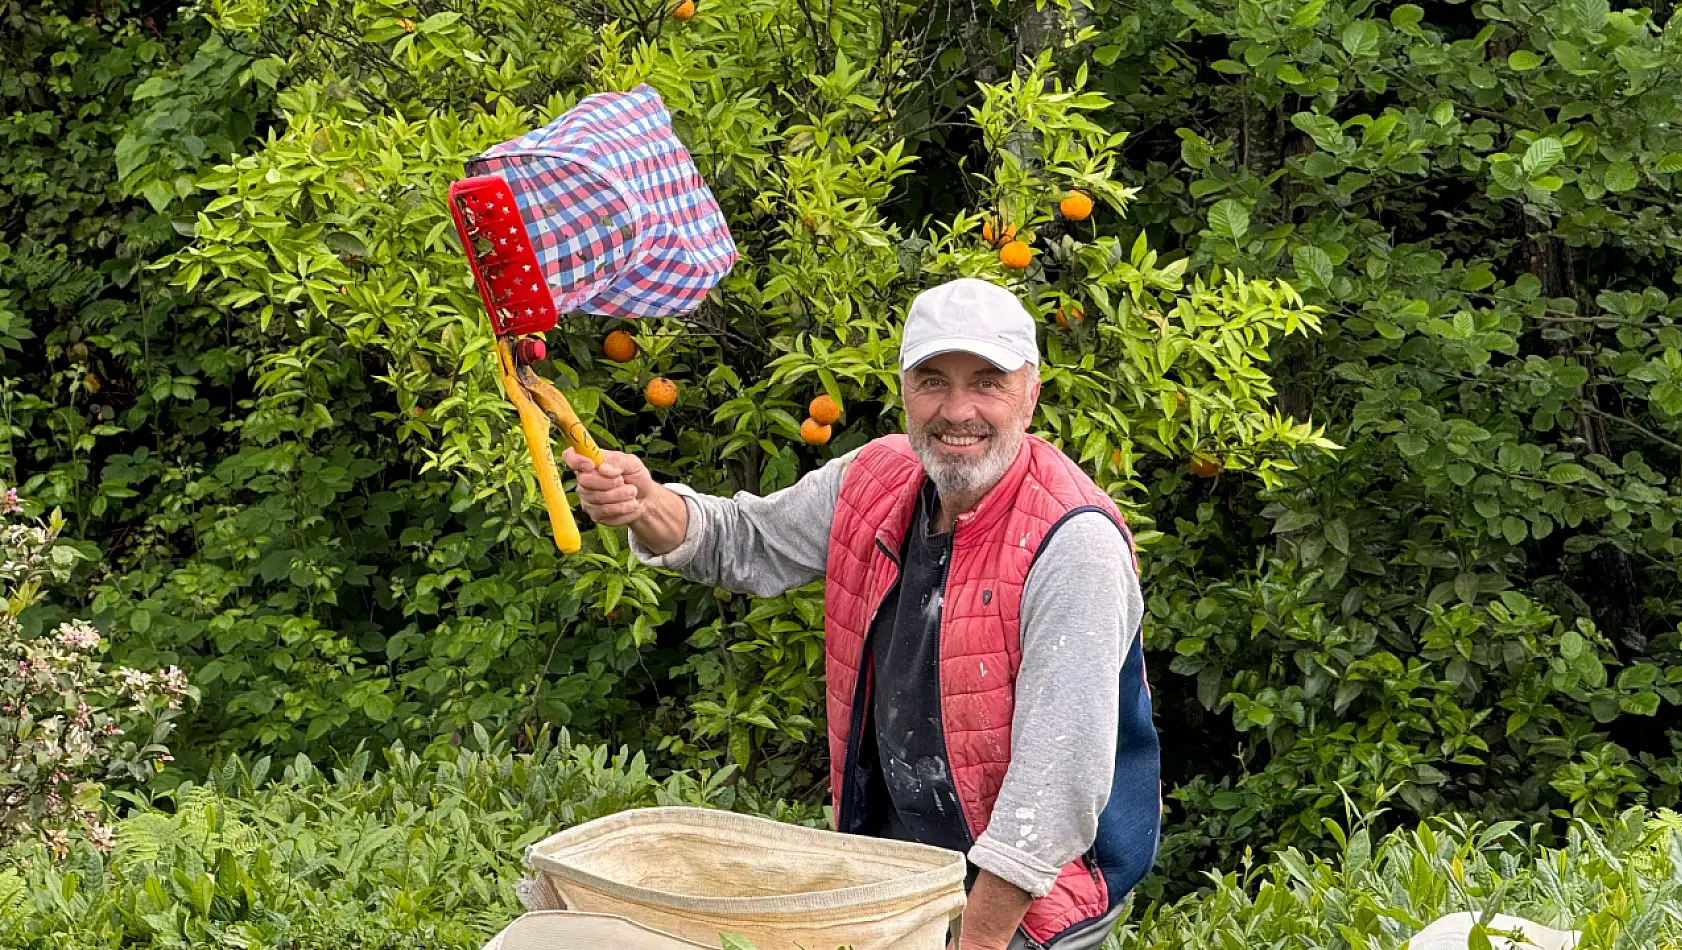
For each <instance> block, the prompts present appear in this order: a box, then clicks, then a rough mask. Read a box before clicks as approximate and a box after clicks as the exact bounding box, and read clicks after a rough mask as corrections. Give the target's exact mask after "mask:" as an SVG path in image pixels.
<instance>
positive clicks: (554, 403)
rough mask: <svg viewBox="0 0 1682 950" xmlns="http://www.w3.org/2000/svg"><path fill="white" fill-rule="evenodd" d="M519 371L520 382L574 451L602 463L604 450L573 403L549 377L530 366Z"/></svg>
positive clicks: (598, 463)
mask: <svg viewBox="0 0 1682 950" xmlns="http://www.w3.org/2000/svg"><path fill="white" fill-rule="evenodd" d="M519 373H520V384H521V385H522V386H524V387H525V389H526V392H527V393H528V394H530V395H531V397H532V398H533V399H535V400H537V404H538V405H539V406H541V407H542V408H543V411H544V412H547V413H548V414H549V417H550V418H551V419H554V420H555V424H556V425H558V426H560V427H561V432H562V434H564V435H565V436H566V437H567V441H568V442H570V443H572V448H573V451H575V452H577V453H578V454H579V455H582V456H584V457H585V458H587V459H589V460H590V461H592V462H594V463H596V464H597V465H600V464H602V450H601V449H599V448H597V447H596V440H595V439H592V438H590V430H589V429H586V428H584V423H582V422H580V421H579V419H578V413H576V412H573V411H572V404H571V403H569V402H567V400H566V397H565V396H563V395H561V391H560V390H558V389H556V388H555V386H554V384H553V383H551V382H549V381H548V380H547V379H544V378H543V377H541V376H539V375H537V374H536V373H534V372H532V371H531V367H529V366H522V367H520V369H519Z"/></svg>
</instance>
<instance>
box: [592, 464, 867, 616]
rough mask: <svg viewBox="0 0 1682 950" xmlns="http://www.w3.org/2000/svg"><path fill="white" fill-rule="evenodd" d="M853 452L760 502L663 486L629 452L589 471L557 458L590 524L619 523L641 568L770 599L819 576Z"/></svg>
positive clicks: (747, 497)
mask: <svg viewBox="0 0 1682 950" xmlns="http://www.w3.org/2000/svg"><path fill="white" fill-rule="evenodd" d="M854 454H856V453H855V452H849V453H848V454H846V455H843V456H841V457H840V458H836V459H832V460H831V461H830V462H829V463H828V464H826V465H824V466H823V467H821V468H818V469H816V470H814V471H811V472H808V473H807V474H806V475H805V476H804V477H802V478H801V479H800V481H798V482H796V483H795V484H793V485H791V486H789V487H788V488H785V489H782V490H781V491H776V492H772V493H771V494H769V495H766V496H764V497H760V496H758V495H752V494H749V493H747V492H738V493H736V495H735V496H733V497H731V498H720V497H717V496H713V495H703V494H700V493H699V492H696V491H694V490H692V489H690V488H689V487H688V486H685V485H662V484H660V483H659V482H656V481H655V480H654V476H653V475H652V474H651V473H650V472H649V471H648V467H647V466H646V465H644V464H643V463H642V460H641V459H639V458H637V457H636V456H634V455H629V454H626V453H624V452H603V453H602V464H601V466H600V467H599V468H598V467H597V466H595V465H593V464H591V462H590V460H589V459H586V458H584V457H583V456H581V455H579V454H578V453H576V452H574V451H573V450H572V449H570V448H569V449H567V450H566V451H565V452H564V453H562V456H561V458H562V460H563V461H564V462H565V463H566V465H567V467H568V468H570V469H572V471H573V472H574V473H575V474H576V476H577V478H578V504H579V507H580V508H582V509H584V513H585V514H587V515H589V516H590V520H591V521H594V522H596V523H597V524H607V525H628V526H629V527H630V530H631V550H632V551H633V552H634V553H635V554H636V556H637V557H638V558H639V559H641V560H642V561H643V562H644V563H646V564H649V565H650V566H653V567H664V568H667V569H669V570H672V571H676V572H677V573H678V574H680V575H681V576H683V577H684V578H685V579H687V580H691V581H694V582H696V583H700V584H708V585H711V586H714V587H723V588H726V589H729V590H734V591H740V592H743V593H749V594H755V595H757V596H760V597H774V596H776V595H777V594H780V593H782V592H783V591H785V590H789V589H791V588H794V587H800V586H802V585H804V584H809V583H811V582H812V581H814V580H817V579H818V578H820V577H822V576H823V575H824V564H825V560H826V558H827V555H828V549H829V526H830V522H831V521H832V520H833V519H834V517H835V500H836V498H838V497H839V496H840V494H841V480H842V478H843V477H844V475H845V474H846V468H847V463H848V462H850V461H851V460H852V457H853V455H854Z"/></svg>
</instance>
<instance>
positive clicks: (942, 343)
mask: <svg viewBox="0 0 1682 950" xmlns="http://www.w3.org/2000/svg"><path fill="white" fill-rule="evenodd" d="M953 352H962V353H974V354H975V355H976V356H979V357H981V358H982V359H984V360H986V361H987V362H989V363H992V364H993V365H994V366H997V367H998V368H999V369H1002V370H1004V371H1005V372H1007V373H1009V372H1012V371H1014V370H1016V369H1018V368H1020V367H1022V366H1024V365H1026V364H1029V363H1032V364H1034V365H1036V366H1037V365H1039V361H1040V348H1039V344H1038V342H1036V340H1035V338H1034V318H1033V317H1030V316H1029V315H1028V311H1027V309H1025V308H1024V307H1023V306H1022V302H1021V301H1020V300H1017V299H1016V295H1015V294H1013V293H1011V292H1010V291H1008V290H1006V289H1004V288H1003V287H1000V286H998V285H997V284H992V283H989V282H987V281H985V280H981V279H979V278H976V277H959V278H958V279H956V280H949V281H947V282H946V283H944V284H940V285H938V286H935V287H930V288H929V289H928V290H925V291H923V292H922V293H920V294H918V295H917V297H916V299H914V300H912V301H911V312H910V313H908V314H906V316H905V330H904V332H903V333H902V334H901V335H900V344H899V368H900V370H901V371H904V370H908V369H910V368H911V367H913V366H916V365H917V364H918V363H921V362H922V361H924V360H926V359H928V358H929V357H931V356H936V355H938V354H941V353H953Z"/></svg>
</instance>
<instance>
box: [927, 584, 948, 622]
mask: <svg viewBox="0 0 1682 950" xmlns="http://www.w3.org/2000/svg"><path fill="white" fill-rule="evenodd" d="M945 600H946V593H945V592H944V591H940V590H936V591H934V592H933V593H932V594H924V595H923V622H924V623H933V622H934V621H935V618H937V617H939V616H940V607H941V604H942V603H944V602H945Z"/></svg>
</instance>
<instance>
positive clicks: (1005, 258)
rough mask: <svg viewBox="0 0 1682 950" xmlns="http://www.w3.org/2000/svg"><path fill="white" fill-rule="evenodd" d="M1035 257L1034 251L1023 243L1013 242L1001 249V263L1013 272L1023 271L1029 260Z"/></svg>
mask: <svg viewBox="0 0 1682 950" xmlns="http://www.w3.org/2000/svg"><path fill="white" fill-rule="evenodd" d="M1033 256H1034V252H1033V250H1032V249H1030V248H1029V247H1028V245H1026V244H1023V243H1022V242H1021V241H1011V242H1010V243H1009V244H1006V245H1005V246H1004V247H1001V248H999V263H1001V264H1003V265H1004V266H1006V267H1008V268H1010V269H1011V270H1021V269H1023V268H1024V267H1027V266H1028V260H1029V259H1030V258H1032V257H1033Z"/></svg>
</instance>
